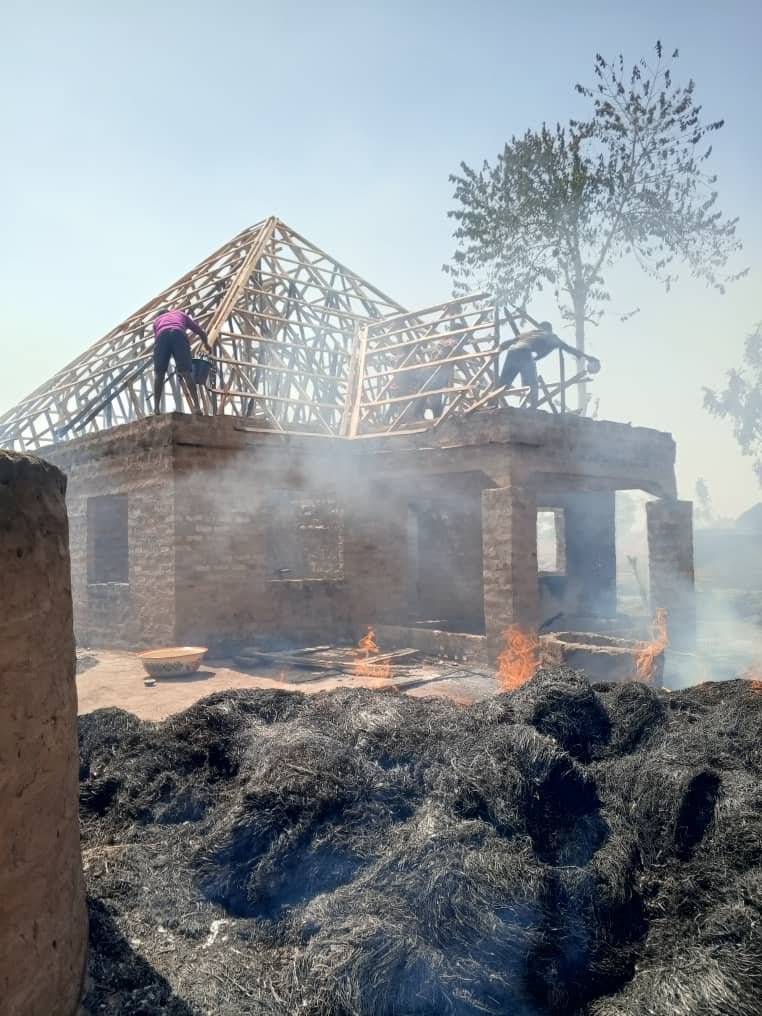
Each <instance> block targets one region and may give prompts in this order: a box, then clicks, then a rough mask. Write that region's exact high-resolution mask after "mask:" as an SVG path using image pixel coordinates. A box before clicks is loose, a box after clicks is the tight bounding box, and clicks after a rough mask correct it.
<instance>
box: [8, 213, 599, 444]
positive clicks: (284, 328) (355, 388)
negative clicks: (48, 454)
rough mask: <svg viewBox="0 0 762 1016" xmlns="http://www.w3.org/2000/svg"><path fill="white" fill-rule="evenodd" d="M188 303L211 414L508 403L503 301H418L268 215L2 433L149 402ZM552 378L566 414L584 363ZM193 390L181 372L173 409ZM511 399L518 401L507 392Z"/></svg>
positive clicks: (548, 398) (339, 429)
mask: <svg viewBox="0 0 762 1016" xmlns="http://www.w3.org/2000/svg"><path fill="white" fill-rule="evenodd" d="M162 307H178V308H182V309H185V310H187V311H188V312H189V313H190V314H191V315H192V316H193V317H194V318H195V319H196V320H197V321H199V322H200V323H201V324H202V325H203V326H204V328H205V329H206V331H207V333H208V335H209V339H210V343H211V345H212V347H213V354H212V364H213V376H214V380H213V381H212V382H211V383H210V385H209V387H208V388H207V389H205V390H203V392H202V403H203V405H204V407H205V409H206V411H207V412H210V413H217V414H226V415H230V416H234V417H239V418H241V419H245V420H249V421H252V419H253V421H254V422H255V423H257V424H258V425H259V428H260V429H264V430H267V429H270V430H275V431H278V432H281V433H283V432H289V431H298V432H300V433H319V434H330V435H335V436H341V437H345V438H359V437H369V436H372V435H376V434H378V435H381V434H403V433H411V432H415V431H416V430H417V429H422V428H424V427H426V426H429V425H432V424H433V425H437V426H438V425H439V424H440V423H441V422H442V421H443V420H446V419H447V418H449V417H450V416H454V415H463V414H468V413H472V412H474V411H475V410H478V409H481V408H485V407H491V406H496V405H500V404H501V403H502V404H505V401H506V400H508V399H512V398H514V397H518V398H519V399H520V400H521V402H520V403H519V404H520V405H521V404H523V402H524V400H525V399H526V397H527V395H528V390H527V389H526V388H515V389H508V390H506V389H505V388H504V387H501V386H500V384H499V375H498V355H499V354H498V346H499V328H498V315H497V308H496V307H495V305H494V303H493V302H492V301H491V300H490V299H489V298H488V297H487V295H486V294H484V293H477V294H473V295H471V296H467V297H461V298H458V299H456V300H447V301H445V302H443V303H440V304H435V305H432V306H429V307H424V308H422V309H420V310H415V311H409V310H406V309H405V308H403V307H401V306H400V305H399V304H398V303H396V302H395V301H394V300H392V299H391V298H390V297H388V296H387V295H386V294H384V293H383V292H381V291H380V290H378V289H376V288H375V287H374V286H372V285H371V284H370V283H368V282H366V281H365V280H363V279H362V278H360V276H358V275H357V274H356V273H354V272H352V271H350V269H348V268H347V267H346V266H345V265H343V264H342V263H341V262H338V261H336V260H335V259H334V258H332V257H331V256H330V255H329V254H327V253H326V252H325V251H323V250H321V248H319V247H316V246H315V245H314V244H312V243H310V241H308V240H306V239H305V238H304V237H303V236H301V235H300V234H299V233H296V232H295V231H294V230H292V229H290V228H289V227H288V226H287V225H285V223H283V222H281V221H280V220H279V219H276V218H274V217H271V218H269V219H266V220H264V221H263V222H261V223H259V224H258V225H256V226H252V227H251V228H250V229H247V230H244V231H243V232H242V233H239V234H238V236H236V237H235V238H234V239H233V240H232V241H231V242H230V243H229V244H226V245H225V246H224V247H221V248H220V249H219V250H218V251H216V252H215V253H214V254H212V255H210V256H209V257H208V258H206V259H205V260H204V261H202V262H201V264H199V265H198V266H197V267H196V268H194V269H193V270H192V271H190V272H188V273H187V274H186V275H184V276H183V277H182V278H181V279H179V280H178V281H177V282H175V283H174V284H173V285H172V286H170V287H168V288H167V289H165V290H164V291H163V292H162V293H160V294H159V295H158V296H157V297H155V298H154V299H153V300H151V301H149V302H148V303H146V304H144V306H143V307H141V308H140V309H139V310H138V311H136V312H135V313H134V314H132V315H131V316H130V317H129V318H128V319H127V320H126V321H125V322H123V323H122V324H121V325H119V327H117V328H115V329H113V330H112V331H111V332H109V333H108V335H106V336H104V337H103V338H102V339H100V340H99V341H98V342H96V343H95V344H94V345H93V346H91V347H90V348H89V349H88V350H86V351H85V352H84V353H82V354H81V355H80V356H79V357H77V359H76V360H74V361H73V362H72V363H70V364H69V365H68V366H67V367H65V368H63V370H60V371H59V372H58V373H57V374H55V375H54V376H53V377H52V378H51V379H50V381H48V382H47V384H45V385H42V386H41V387H40V388H38V389H36V391H34V392H33V393H32V394H31V395H29V396H28V397H27V398H25V399H24V400H22V401H21V402H20V403H18V405H17V406H15V407H14V408H13V409H11V410H10V411H9V412H7V413H5V415H4V416H2V417H0V445H3V446H6V447H11V448H17V449H19V450H30V451H34V450H36V449H39V448H44V447H46V446H49V445H51V444H55V443H57V442H60V441H65V440H70V439H72V438H74V437H79V436H81V435H83V434H90V433H99V432H102V431H104V430H108V429H109V428H112V427H116V426H119V425H120V424H123V423H129V422H131V421H133V420H137V419H140V418H141V417H144V416H146V415H148V414H149V413H151V412H152V409H153V406H152V399H153V394H152V374H153V367H152V350H153V328H152V322H153V320H154V318H155V317H156V315H157V313H158V311H159V310H160V309H161V308H162ZM560 371H561V379H560V382H557V383H556V382H551V383H546V382H545V381H542V380H541V393H542V396H541V399H540V405H545V406H547V407H549V408H550V409H551V410H552V411H553V412H558V411H560V412H564V410H565V406H566V402H565V400H566V391H567V389H568V388H569V387H570V386H571V385H573V384H577V383H579V382H580V381H581V380H588V378H587V375H586V374H585V373H584V372H583V373H582V374H579V373H578V374H575V375H574V376H573V377H571V378H569V379H568V380H567V379H566V377H565V374H564V371H563V362H562V363H561V365H560ZM187 404H188V402H187V393H184V392H183V386H182V385H181V384H180V380H179V378H178V377H177V376H175V375H173V374H170V377H169V379H168V382H167V390H166V392H165V409H166V410H167V411H170V412H171V411H173V410H183V409H184V408H185V407H186V406H187ZM509 404H510V403H509Z"/></svg>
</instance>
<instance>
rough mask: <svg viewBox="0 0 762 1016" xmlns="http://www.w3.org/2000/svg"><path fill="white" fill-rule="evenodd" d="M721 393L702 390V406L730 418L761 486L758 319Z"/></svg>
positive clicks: (761, 334)
mask: <svg viewBox="0 0 762 1016" xmlns="http://www.w3.org/2000/svg"><path fill="white" fill-rule="evenodd" d="M727 378H728V381H727V387H726V388H725V390H724V391H723V392H719V393H718V392H714V391H712V390H711V389H709V388H705V389H704V407H705V408H706V409H708V410H709V412H710V413H712V414H713V415H714V416H719V417H720V418H721V419H728V418H729V419H730V420H732V422H733V432H734V434H735V438H736V441H738V444H739V445H740V446H741V451H742V452H743V454H744V455H752V456H754V459H755V462H754V471H755V473H756V474H757V479H758V480H759V483H760V485H762V322H760V323H759V324H758V325H757V326H756V327H755V329H754V331H753V332H752V333H751V335H748V336H747V338H746V342H745V343H744V352H743V362H742V366H741V367H740V368H738V369H734V370H730V371H728V375H727Z"/></svg>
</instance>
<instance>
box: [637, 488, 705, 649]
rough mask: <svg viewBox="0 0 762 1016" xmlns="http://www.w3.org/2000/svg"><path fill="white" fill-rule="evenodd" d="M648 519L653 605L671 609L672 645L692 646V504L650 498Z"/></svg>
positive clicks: (647, 507) (693, 617) (675, 646)
mask: <svg viewBox="0 0 762 1016" xmlns="http://www.w3.org/2000/svg"><path fill="white" fill-rule="evenodd" d="M646 518H647V524H648V568H649V580H650V582H649V584H650V596H651V608H652V610H654V611H655V610H657V609H658V608H659V607H663V608H665V609H666V610H667V611H668V617H667V622H668V626H669V640H670V644H671V645H672V646H673V647H674V648H676V649H690V648H692V647H693V645H694V644H695V640H696V602H695V595H694V571H693V504H692V502H691V501H677V500H672V501H650V502H648V503H647V504H646Z"/></svg>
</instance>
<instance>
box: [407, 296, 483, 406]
mask: <svg viewBox="0 0 762 1016" xmlns="http://www.w3.org/2000/svg"><path fill="white" fill-rule="evenodd" d="M446 314H447V316H448V319H449V318H451V317H452V316H453V315H462V314H463V308H462V307H461V305H460V304H459V303H458V304H454V305H453V306H452V307H450V308H448V309H447V310H446ZM434 327H435V328H438V327H441V322H440V323H438V324H437V325H435V326H434ZM466 327H467V325H466V321H465V319H464V318H463V317H462V316H461V317H456V318H455V319H454V320H450V322H449V325H446V326H445V329H446V331H447V332H448V333H453V334H448V335H447V336H442V337H441V338H439V339H436V340H435V341H434V342H433V343H431V345H430V344H429V343H421V344H420V345H418V346H417V347H416V350H415V353H414V357H415V359H414V360H413V361H412V362H413V363H416V362H419V358H421V357H426V358H429V357H430V358H431V360H434V361H439V360H446V359H447V358H448V357H450V356H452V355H453V353H454V351H455V348H456V347H457V345H458V344H459V343H460V342H461V339H462V336H461V332H462V330H463V329H465V328H466ZM406 360H407V361H408V362H407V363H406V362H405V361H406ZM398 365H399V366H403V365H404V366H408V367H409V366H412V364H411V362H410V359H409V351H408V350H407V349H403V350H402V351H401V352H400V355H399V359H398ZM454 368H455V365H454V364H453V363H440V364H439V365H438V366H436V367H433V368H430V367H427V366H426V365H425V363H424V364H422V365H421V366H420V367H417V368H416V369H415V370H406V371H404V372H403V373H400V374H397V375H395V377H394V380H393V381H392V384H391V385H390V393H391V394H392V395H420V394H421V393H423V392H437V394H434V395H429V396H428V397H427V398H417V399H414V400H412V402H411V403H410V404H409V408H407V406H406V407H405V408H406V409H407V411H406V412H405V417H406V419H407V420H408V421H409V422H411V423H421V422H423V420H424V419H425V416H426V410H427V409H430V410H431V415H432V418H433V419H435V420H436V419H437V417H439V416H442V414H443V413H444V409H445V400H446V397H447V396H446V393H445V392H444V391H442V389H445V388H451V387H452V384H453V372H454ZM403 411H404V410H403Z"/></svg>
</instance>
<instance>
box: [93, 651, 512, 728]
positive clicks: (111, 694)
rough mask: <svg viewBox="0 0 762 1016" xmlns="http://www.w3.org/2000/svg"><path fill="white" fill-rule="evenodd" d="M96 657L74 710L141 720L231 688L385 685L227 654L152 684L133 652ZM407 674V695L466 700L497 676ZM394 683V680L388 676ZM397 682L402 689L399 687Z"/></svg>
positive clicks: (491, 686)
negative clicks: (241, 663) (260, 665)
mask: <svg viewBox="0 0 762 1016" xmlns="http://www.w3.org/2000/svg"><path fill="white" fill-rule="evenodd" d="M87 652H88V655H89V656H92V657H94V658H95V660H96V661H97V662H96V663H95V664H94V665H93V666H89V667H88V668H87V669H85V670H83V671H82V672H81V673H79V674H78V675H77V694H78V700H79V712H80V713H90V712H92V711H93V710H95V709H103V708H106V707H108V706H118V707H119V708H120V709H125V710H127V711H128V712H130V713H134V714H135V715H136V716H139V717H140V718H141V719H144V720H163V719H165V718H166V717H167V716H171V715H172V714H173V713H178V712H182V710H183V709H187V708H188V707H189V706H191V705H193V703H194V702H197V701H198V700H199V699H202V698H206V696H207V695H212V694H213V693H214V692H218V691H226V690H228V689H230V688H285V689H287V690H291V691H302V692H307V693H309V694H314V693H316V692H319V691H330V690H331V689H333V688H339V687H342V686H349V687H355V688H356V687H358V686H365V687H374V686H375V687H381V686H383V687H386V688H388V687H389V684H390V682H387V681H383V682H381V681H375V682H374V681H373V680H372V679H367V680H363V679H359V678H356V677H353V676H350V675H343V676H339V677H336V676H327V677H322V678H318V679H315V680H305V677H306V676H307V675H306V674H305V672H304V671H298V672H297V671H286V672H283V676H282V677H281V676H280V674H279V673H278V672H276V671H275V670H267V669H263V670H262V671H261V672H260V673H258V674H252V673H248V672H245V671H242V670H237V669H236V667H235V664H234V663H233V661H232V660H223V661H219V663H218V661H216V660H215V661H214V665H212V664H211V663H204V665H203V666H202V667H201V669H200V670H199V671H198V672H197V673H196V674H191V675H189V676H188V677H179V678H163V679H161V680H159V681H157V682H156V684H155V685H153V686H152V687H147V686H146V685H145V684H144V683H143V679H144V678H145V676H146V674H145V671H144V670H143V666H142V664H141V662H140V660H138V659H137V657H136V656H135V655H133V654H132V653H125V652H111V651H106V650H88V651H87ZM406 675H407V676H406V680H409V679H410V677H412V678H414V679H416V683H415V685H414V686H413V687H404V685H403V683H402V681H400V685H401V686H402V688H404V693H405V694H407V695H415V696H427V695H441V696H445V697H448V698H453V699H455V700H456V701H459V702H462V703H463V704H467V703H470V702H476V701H478V700H480V699H483V698H488V697H489V696H490V695H494V694H495V693H496V692H497V691H498V685H497V682H496V681H495V680H493V679H491V678H486V677H483V676H480V675H476V674H474V675H473V676H469V675H464V676H459V677H455V678H448V677H446V676H445V671H443V670H442V669H441V668H438V667H437V666H436V664H435V663H431V664H428V665H426V664H421V665H420V666H417V667H416V668H414V670H409V669H408V668H406ZM391 685H392V686H394V680H392V681H391ZM402 688H401V690H402Z"/></svg>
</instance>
